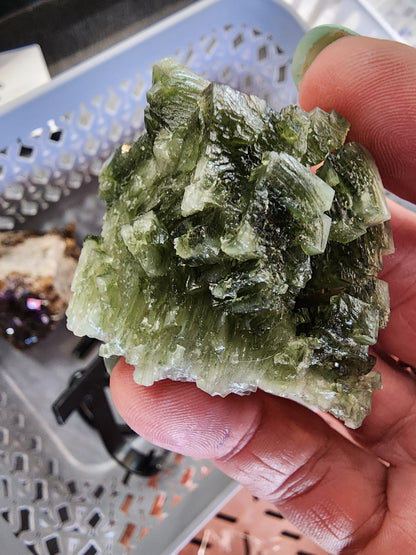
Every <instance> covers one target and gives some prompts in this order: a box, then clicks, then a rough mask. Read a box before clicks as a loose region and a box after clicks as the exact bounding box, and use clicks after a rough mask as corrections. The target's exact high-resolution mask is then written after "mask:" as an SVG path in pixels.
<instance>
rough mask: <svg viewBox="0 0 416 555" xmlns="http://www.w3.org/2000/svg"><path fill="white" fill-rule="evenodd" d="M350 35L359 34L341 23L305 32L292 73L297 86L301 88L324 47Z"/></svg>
mask: <svg viewBox="0 0 416 555" xmlns="http://www.w3.org/2000/svg"><path fill="white" fill-rule="evenodd" d="M349 35H358V33H356V32H355V31H351V29H347V27H341V26H339V25H319V27H314V28H313V29H310V30H309V31H308V32H307V33H305V34H304V35H303V37H302V38H301V39H300V41H299V43H298V45H297V47H296V50H295V53H294V55H293V61H292V75H293V79H294V81H295V84H296V87H297V88H299V85H300V82H301V81H302V78H303V76H304V75H305V73H306V71H307V69H308V68H309V66H310V65H311V64H312V62H313V61H314V59H315V58H316V57H317V55H318V54H319V53H320V52H321V51H322V50H323V49H324V48H326V47H327V46H328V45H329V44H331V42H334V41H336V40H338V39H340V38H342V37H346V36H349Z"/></svg>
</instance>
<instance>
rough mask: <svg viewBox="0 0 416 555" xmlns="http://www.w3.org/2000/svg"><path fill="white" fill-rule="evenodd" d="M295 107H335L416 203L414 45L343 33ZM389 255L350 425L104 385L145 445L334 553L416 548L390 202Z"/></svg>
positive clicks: (402, 246)
mask: <svg viewBox="0 0 416 555" xmlns="http://www.w3.org/2000/svg"><path fill="white" fill-rule="evenodd" d="M300 103H301V106H302V107H303V108H304V109H306V110H310V109H312V108H313V107H314V106H320V107H321V108H323V109H325V110H330V109H335V110H337V111H338V112H340V113H341V114H342V115H343V116H345V117H346V118H347V119H348V120H349V121H350V123H351V133H350V136H349V139H351V140H352V139H353V140H357V141H358V142H360V143H362V144H364V145H365V146H367V148H368V149H369V150H370V151H371V152H372V154H373V156H374V157H375V159H376V162H377V164H378V166H379V169H380V172H381V175H382V177H383V181H384V183H385V186H386V188H388V189H390V190H391V191H393V192H395V193H396V194H398V195H400V196H402V197H403V198H406V199H408V200H409V201H412V202H416V50H414V49H412V48H410V47H407V46H404V45H402V44H398V43H393V42H390V41H381V40H376V39H370V38H366V37H358V36H348V37H344V38H341V39H339V40H337V41H336V42H334V43H332V44H330V45H329V46H328V47H327V48H325V49H324V50H323V51H322V52H321V53H320V54H318V56H317V57H316V59H315V60H314V61H313V62H312V64H311V66H310V68H309V69H308V70H307V72H306V74H305V76H304V77H303V80H302V82H301V85H300ZM389 206H390V210H391V214H392V227H393V233H394V240H395V245H396V252H395V254H393V255H390V256H388V257H386V258H385V269H384V271H383V274H382V276H381V277H382V278H383V279H385V280H387V281H388V282H389V285H390V295H391V308H392V313H391V318H390V323H389V325H388V327H387V329H386V330H383V331H382V332H381V333H380V337H379V341H378V344H377V346H376V354H377V355H378V360H377V365H376V369H377V370H378V371H379V372H381V373H382V376H383V389H382V390H380V391H376V392H375V394H374V402H373V410H372V413H371V415H370V416H369V417H368V418H367V419H366V420H365V421H364V424H363V425H362V426H361V428H359V429H358V430H355V431H351V430H347V429H346V428H344V427H343V426H342V425H341V424H339V423H338V422H335V420H334V419H333V418H332V417H329V416H328V415H322V414H320V413H319V414H316V413H313V412H311V411H310V410H308V409H306V408H304V407H302V406H300V405H298V404H296V403H294V402H292V401H289V400H287V399H282V398H278V397H274V396H271V395H268V394H265V393H263V392H261V391H258V392H257V393H255V394H252V395H250V396H246V397H240V396H236V395H230V396H228V397H226V398H224V399H222V398H220V397H210V396H209V395H207V394H205V393H204V392H202V391H200V390H198V389H197V388H196V387H195V386H194V384H188V383H174V382H171V381H169V380H164V381H161V382H158V383H155V384H154V385H153V386H151V387H143V386H139V385H137V384H135V383H134V382H133V377H132V368H131V367H130V366H128V365H127V364H126V363H125V362H123V361H120V362H119V363H118V365H117V366H116V367H115V369H114V371H113V373H112V376H111V390H112V395H113V398H114V402H115V404H116V406H117V407H118V410H119V412H120V414H121V415H122V416H123V418H124V419H125V420H126V422H127V423H128V424H129V425H130V426H131V427H132V428H133V429H134V430H136V431H137V432H138V433H139V434H140V435H142V436H144V437H145V438H147V439H149V440H150V441H152V442H153V443H156V444H159V445H161V446H164V447H166V448H168V449H171V450H173V451H176V452H180V453H183V454H186V455H191V456H194V457H201V458H211V459H213V460H214V461H215V463H216V464H217V465H218V467H219V468H221V469H222V470H223V471H224V472H225V473H227V474H228V475H230V476H232V477H233V478H235V479H236V480H237V481H239V482H240V483H241V484H243V485H244V486H246V487H247V488H248V489H249V490H250V491H251V492H252V493H253V494H255V495H257V496H259V497H261V498H263V499H266V500H269V501H272V502H273V503H275V505H276V506H277V507H278V509H279V511H280V512H281V513H282V514H283V515H284V516H285V517H287V518H288V519H289V520H290V521H292V522H293V523H294V524H295V525H297V526H298V527H299V528H300V529H301V530H303V532H304V533H305V534H306V535H308V536H309V537H310V538H311V539H313V540H314V541H315V542H317V543H318V544H319V545H320V546H322V547H323V548H324V549H326V550H327V551H329V552H330V553H343V554H352V553H362V554H365V555H368V554H391V553H400V554H411V553H416V433H415V429H416V403H415V400H416V380H415V377H414V375H413V373H412V372H410V371H409V370H406V369H403V366H405V365H401V364H397V363H396V362H395V361H394V360H393V359H392V358H391V357H390V354H394V355H395V356H396V359H400V360H401V361H404V362H405V363H406V364H408V365H412V366H414V367H416V214H414V213H412V212H410V211H408V210H407V209H405V208H403V207H401V206H399V205H397V204H395V203H390V204H389Z"/></svg>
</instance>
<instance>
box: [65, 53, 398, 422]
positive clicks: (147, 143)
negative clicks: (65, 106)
mask: <svg viewBox="0 0 416 555" xmlns="http://www.w3.org/2000/svg"><path fill="white" fill-rule="evenodd" d="M147 99H148V106H147V107H146V110H145V127H146V129H145V131H144V133H143V134H142V135H141V136H140V138H139V139H138V140H137V141H136V142H134V143H133V144H132V145H131V146H130V147H129V148H127V147H126V146H124V147H122V148H119V149H118V150H117V151H116V152H115V153H114V155H113V157H112V158H111V159H110V160H109V161H108V162H107V163H106V164H105V167H104V168H103V171H102V173H101V177H100V196H101V197H102V198H103V199H104V200H105V201H106V203H107V213H106V215H105V218H104V223H103V229H102V235H101V236H100V237H88V238H86V240H85V243H84V246H83V249H82V253H81V257H80V262H79V266H78V269H77V272H76V275H75V278H74V281H73V292H74V294H73V297H72V300H71V302H70V305H69V308H68V326H69V328H70V329H71V330H73V331H74V333H75V334H77V335H80V336H83V335H88V336H90V337H96V338H97V339H99V340H101V341H102V342H103V345H102V346H101V355H102V356H104V357H111V356H113V355H122V356H124V357H125V358H126V360H127V362H129V363H131V364H133V365H134V366H135V372H134V378H135V380H136V381H137V382H138V383H140V384H144V385H150V384H152V383H153V382H154V381H155V380H160V379H163V378H166V377H169V378H172V379H174V380H188V381H194V382H196V383H197V385H198V386H199V387H200V388H201V389H203V390H205V391H207V392H208V393H210V394H213V395H215V394H218V395H227V394H229V393H231V392H235V393H240V394H243V393H247V392H250V391H255V390H256V389H257V388H261V389H263V390H265V391H268V392H270V393H273V394H277V395H281V396H285V397H289V398H292V399H296V400H298V401H299V402H301V403H303V404H306V405H308V406H311V407H318V408H320V409H322V410H324V411H329V412H331V413H332V414H334V415H335V416H336V417H338V418H340V419H342V420H344V422H345V423H346V424H347V425H348V426H351V427H357V426H359V425H360V423H361V422H362V420H363V418H364V417H365V416H366V415H367V414H368V412H369V410H370V407H371V399H372V392H373V390H374V389H375V388H379V387H380V377H379V374H378V373H376V372H373V371H372V367H373V365H374V358H373V357H372V356H369V353H368V348H369V345H373V344H374V343H375V342H376V340H377V333H378V329H379V327H380V326H385V325H386V323H387V320H388V313H389V299H388V290H387V285H386V283H384V282H383V281H381V280H379V279H378V278H377V273H378V272H379V271H380V269H381V268H382V256H383V254H385V253H387V252H390V251H391V250H392V240H391V234H390V231H389V227H388V223H385V222H387V220H388V219H389V213H388V210H387V206H386V203H385V199H384V194H383V188H382V184H381V181H380V177H379V174H378V172H377V169H376V167H375V165H374V162H373V160H372V158H371V156H370V155H369V153H368V152H367V151H366V150H365V149H364V148H363V147H362V146H360V145H358V144H356V143H347V144H345V145H344V141H345V137H346V134H347V132H348V128H349V125H348V122H347V121H346V120H345V119H344V118H342V117H341V116H340V115H339V114H337V113H335V112H330V113H326V112H324V111H322V110H320V109H319V108H316V109H314V110H312V111H311V112H309V113H306V112H304V111H303V110H301V109H300V108H299V107H297V106H287V107H285V108H283V109H282V110H281V111H280V112H276V111H274V110H272V109H271V108H269V107H268V106H267V105H266V103H265V102H264V101H263V100H261V99H260V98H257V97H255V96H248V95H246V94H243V93H242V92H239V91H237V90H233V89H232V88H230V87H228V86H225V85H221V84H217V83H210V82H208V81H206V80H205V79H203V78H201V77H199V76H198V75H196V74H194V73H192V72H191V71H190V70H189V69H187V68H186V67H184V66H182V65H180V64H178V63H176V62H174V61H173V60H171V59H164V60H162V61H161V62H159V63H158V64H157V65H156V66H155V67H154V69H153V85H152V87H151V89H150V90H149V92H148V95H147ZM321 162H324V163H323V165H322V166H321V167H320V168H319V169H318V171H317V173H316V174H315V173H313V172H312V171H311V166H315V165H317V164H319V163H321Z"/></svg>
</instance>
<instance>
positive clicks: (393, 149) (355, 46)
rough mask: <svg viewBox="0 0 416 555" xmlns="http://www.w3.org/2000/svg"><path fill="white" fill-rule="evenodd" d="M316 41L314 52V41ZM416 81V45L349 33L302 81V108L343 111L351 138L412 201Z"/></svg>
mask: <svg viewBox="0 0 416 555" xmlns="http://www.w3.org/2000/svg"><path fill="white" fill-rule="evenodd" d="M308 46H309V45H307V46H306V50H307V49H308ZM310 46H311V48H310V49H309V52H310V51H311V50H313V48H312V47H313V46H314V45H313V44H312V45H310ZM304 51H305V44H304V45H303V52H304ZM315 51H316V44H315ZM299 56H300V57H301V58H303V55H302V54H300V50H299V48H298V50H297V52H296V53H295V57H294V63H295V61H296V60H295V58H296V57H297V58H298V59H297V62H298V63H299ZM415 83H416V49H414V48H412V47H410V46H407V45H405V44H401V43H397V42H393V41H388V40H379V39H373V38H368V37H361V36H343V37H342V38H339V39H338V40H335V41H334V42H332V43H330V44H329V45H328V46H326V47H325V48H324V49H323V50H321V51H320V52H319V53H318V55H317V56H316V57H315V59H314V60H313V61H312V63H311V64H310V65H309V67H308V69H307V70H306V72H305V73H304V75H303V78H302V80H301V82H300V86H299V102H300V105H301V106H302V108H304V109H305V110H311V109H312V108H314V107H315V106H319V107H320V108H322V109H323V110H327V111H328V110H331V109H334V110H336V111H337V112H339V113H340V114H342V115H343V116H344V117H345V118H346V119H347V120H348V121H349V122H350V124H351V131H350V134H349V137H348V139H349V140H354V141H357V142H359V143H361V144H363V145H364V146H366V147H367V148H368V150H369V151H370V152H371V153H372V155H373V156H374V158H375V160H376V163H377V165H378V167H379V170H380V173H381V176H382V178H383V182H384V185H385V187H386V188H387V189H389V190H390V191H392V192H393V193H395V194H397V195H399V196H401V197H403V198H406V199H407V200H409V201H412V202H416V156H415V144H416V86H415Z"/></svg>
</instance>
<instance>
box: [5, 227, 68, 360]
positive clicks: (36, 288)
mask: <svg viewBox="0 0 416 555" xmlns="http://www.w3.org/2000/svg"><path fill="white" fill-rule="evenodd" d="M78 255H79V248H78V247H77V245H76V242H75V228H74V226H73V225H70V226H68V227H67V228H65V229H64V230H55V231H52V232H49V233H41V232H37V231H18V232H13V231H7V232H4V233H1V234H0V333H1V334H2V336H3V337H4V338H6V339H7V340H8V341H9V342H10V343H11V344H12V345H14V346H15V347H17V348H19V349H25V348H27V347H30V346H31V345H34V344H36V343H37V342H38V341H39V340H40V339H41V338H42V337H44V336H45V335H47V334H48V332H49V331H50V330H51V329H52V328H53V327H54V326H55V325H56V323H57V322H58V321H59V320H61V319H62V318H63V317H64V315H65V310H66V307H67V305H68V301H69V297H70V285H71V281H72V278H73V275H74V272H75V268H76V266H77V261H78Z"/></svg>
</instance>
